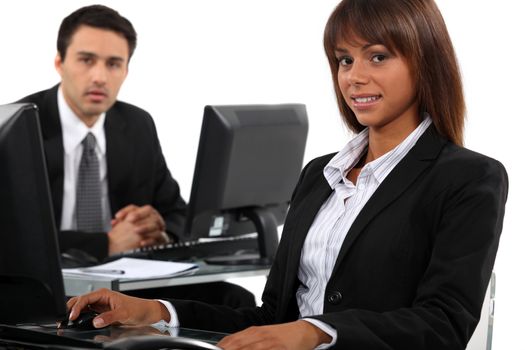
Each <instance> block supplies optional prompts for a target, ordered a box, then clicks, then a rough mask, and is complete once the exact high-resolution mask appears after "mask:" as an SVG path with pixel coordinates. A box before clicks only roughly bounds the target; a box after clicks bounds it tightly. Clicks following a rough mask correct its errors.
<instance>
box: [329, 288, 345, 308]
mask: <svg viewBox="0 0 525 350" xmlns="http://www.w3.org/2000/svg"><path fill="white" fill-rule="evenodd" d="M326 299H327V300H328V302H329V303H330V304H332V305H337V304H339V303H340V302H341V300H343V295H342V294H341V293H340V292H337V291H334V292H329V293H328V296H327V298H326Z"/></svg>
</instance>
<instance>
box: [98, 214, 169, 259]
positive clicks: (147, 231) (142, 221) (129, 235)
mask: <svg viewBox="0 0 525 350" xmlns="http://www.w3.org/2000/svg"><path fill="white" fill-rule="evenodd" d="M111 225H112V227H113V228H112V229H111V231H110V232H109V233H108V236H109V254H110V255H111V254H115V253H120V252H123V251H126V250H130V249H135V248H139V247H143V246H148V245H153V244H162V243H167V242H168V241H169V237H168V235H167V234H166V232H165V230H166V224H165V223H164V219H163V218H162V216H161V215H160V214H159V212H158V211H157V210H155V208H153V207H152V206H150V205H145V206H142V207H138V206H136V205H133V204H131V205H128V206H126V207H125V208H123V209H121V210H119V211H118V212H117V214H116V215H115V218H114V219H113V220H112V221H111Z"/></svg>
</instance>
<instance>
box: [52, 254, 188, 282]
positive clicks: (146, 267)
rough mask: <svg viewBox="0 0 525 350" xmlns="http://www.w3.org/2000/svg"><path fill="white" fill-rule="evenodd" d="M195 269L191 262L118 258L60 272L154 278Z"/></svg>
mask: <svg viewBox="0 0 525 350" xmlns="http://www.w3.org/2000/svg"><path fill="white" fill-rule="evenodd" d="M196 269H198V265H197V264H191V263H183V262H173V261H159V260H150V259H135V258H120V259H118V260H115V261H112V262H109V263H106V264H102V265H96V266H90V267H81V268H74V269H62V272H63V273H65V274H73V275H86V276H108V277H109V276H115V277H116V278H155V277H170V276H178V275H182V274H187V273H190V272H192V271H195V270H196Z"/></svg>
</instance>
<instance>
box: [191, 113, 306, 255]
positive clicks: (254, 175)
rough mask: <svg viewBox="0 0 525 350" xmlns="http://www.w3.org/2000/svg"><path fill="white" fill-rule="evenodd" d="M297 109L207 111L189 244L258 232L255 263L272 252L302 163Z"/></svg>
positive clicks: (302, 125)
mask: <svg viewBox="0 0 525 350" xmlns="http://www.w3.org/2000/svg"><path fill="white" fill-rule="evenodd" d="M307 133H308V118H307V114H306V107H305V106H304V105H302V104H281V105H230V106H206V107H205V108H204V116H203V122H202V128H201V135H200V141H199V148H198V152H197V159H196V163H195V172H194V177H193V184H192V190H191V195H190V200H189V205H188V217H187V224H186V233H187V235H188V238H189V239H192V240H193V239H198V238H202V237H212V238H213V237H229V236H235V235H241V234H245V233H250V232H257V233H258V240H259V253H260V255H261V258H264V259H266V260H267V261H270V262H271V260H272V259H273V256H274V254H275V250H276V248H277V243H278V238H277V226H278V225H281V224H282V223H283V222H284V218H285V216H286V213H287V210H288V205H289V202H290V199H291V196H292V193H293V190H294V188H295V185H296V183H297V180H298V178H299V174H300V171H301V168H302V164H303V157H304V149H305V145H306V138H307Z"/></svg>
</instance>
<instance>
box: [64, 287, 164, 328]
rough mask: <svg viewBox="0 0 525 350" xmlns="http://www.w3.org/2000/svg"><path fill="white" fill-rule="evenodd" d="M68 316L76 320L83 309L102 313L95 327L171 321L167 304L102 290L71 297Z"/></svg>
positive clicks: (94, 321)
mask: <svg viewBox="0 0 525 350" xmlns="http://www.w3.org/2000/svg"><path fill="white" fill-rule="evenodd" d="M67 308H68V310H69V312H70V313H69V319H70V320H75V319H76V318H77V317H78V316H79V314H80V313H81V312H82V311H86V310H92V311H95V312H97V313H99V315H98V316H97V317H95V319H94V320H93V324H94V326H95V327H96V328H101V327H105V326H109V325H111V324H125V325H144V324H152V323H156V322H159V321H161V320H164V321H166V322H169V321H170V315H169V312H168V310H167V309H166V307H165V306H164V305H163V304H162V303H160V302H159V301H157V300H149V299H141V298H136V297H131V296H128V295H124V294H122V293H118V292H115V291H111V290H109V289H99V290H96V291H94V292H91V293H88V294H84V295H81V296H78V297H73V298H71V299H69V300H68V302H67Z"/></svg>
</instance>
